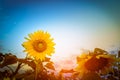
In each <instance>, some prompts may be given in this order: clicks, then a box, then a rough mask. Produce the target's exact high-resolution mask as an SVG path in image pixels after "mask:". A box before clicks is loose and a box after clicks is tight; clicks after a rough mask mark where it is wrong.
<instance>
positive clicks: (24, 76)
mask: <svg viewBox="0 0 120 80" xmlns="http://www.w3.org/2000/svg"><path fill="white" fill-rule="evenodd" d="M94 53H96V54H103V53H106V54H108V52H107V51H105V50H102V49H99V48H95V49H94ZM89 54H90V55H92V54H91V53H89ZM119 55H120V51H119V52H118V56H116V59H117V60H118V61H117V63H116V65H115V66H113V69H112V71H111V72H109V73H108V74H106V75H104V74H99V75H100V76H99V75H97V74H95V75H94V73H93V75H90V74H89V75H88V74H86V75H84V77H83V78H82V79H81V78H79V77H78V76H79V73H78V72H76V71H74V69H70V70H68V69H61V70H60V71H59V72H58V73H55V72H56V71H55V67H54V63H53V62H52V61H51V60H50V58H48V57H46V58H45V60H44V61H42V62H38V65H37V64H36V63H35V61H34V60H33V59H32V58H18V57H16V56H15V55H13V54H12V53H7V54H3V53H0V80H3V79H4V78H9V79H10V80H34V79H35V73H36V67H37V66H38V67H39V68H38V70H39V72H38V74H37V79H36V80H87V79H88V78H89V77H91V76H92V77H93V76H96V78H94V77H93V78H91V79H88V80H96V79H97V80H99V79H100V77H102V78H101V80H119V79H120V76H119V74H120V68H119V67H120V66H119V65H120V57H119ZM76 59H77V61H80V60H81V59H80V58H79V57H76ZM13 64H14V65H16V66H11V65H13ZM25 66H29V67H30V69H28V70H25V69H24V68H23V67H25ZM22 70H24V72H23V73H21V72H22ZM65 74H68V75H69V76H65Z"/></svg>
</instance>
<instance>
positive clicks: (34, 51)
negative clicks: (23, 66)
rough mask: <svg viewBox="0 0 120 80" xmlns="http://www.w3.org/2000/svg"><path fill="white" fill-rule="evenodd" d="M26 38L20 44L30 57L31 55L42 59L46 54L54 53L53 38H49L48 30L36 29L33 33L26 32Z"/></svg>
mask: <svg viewBox="0 0 120 80" xmlns="http://www.w3.org/2000/svg"><path fill="white" fill-rule="evenodd" d="M25 39H26V40H27V41H26V42H23V44H22V46H23V47H24V48H25V50H24V51H25V52H27V55H28V56H30V57H33V58H34V59H36V60H39V59H40V60H41V61H42V60H44V59H45V57H46V56H47V55H51V54H52V53H54V45H55V43H54V42H53V38H51V36H50V34H49V33H48V32H44V31H42V30H38V31H36V32H34V33H31V34H28V37H25Z"/></svg>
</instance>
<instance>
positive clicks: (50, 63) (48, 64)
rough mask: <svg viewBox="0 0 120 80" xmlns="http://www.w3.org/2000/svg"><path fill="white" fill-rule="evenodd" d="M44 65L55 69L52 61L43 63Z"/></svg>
mask: <svg viewBox="0 0 120 80" xmlns="http://www.w3.org/2000/svg"><path fill="white" fill-rule="evenodd" d="M45 67H47V68H48V69H52V70H55V68H54V66H53V62H49V63H47V64H46V65H45Z"/></svg>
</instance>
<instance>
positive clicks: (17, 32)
mask: <svg viewBox="0 0 120 80" xmlns="http://www.w3.org/2000/svg"><path fill="white" fill-rule="evenodd" d="M0 1H1V2H0V3H1V5H0V46H1V49H0V50H1V51H3V52H13V53H14V54H17V55H18V56H19V57H23V56H25V54H24V53H23V52H22V51H23V50H24V48H23V47H22V46H21V44H22V43H23V42H24V41H25V39H24V37H26V36H27V35H28V34H29V33H32V32H34V31H37V30H41V29H42V30H44V31H48V32H49V33H50V34H51V36H52V37H53V38H54V41H55V43H56V46H55V48H56V54H61V57H62V56H63V55H64V56H68V55H73V54H75V53H78V54H79V53H80V50H81V49H94V48H95V47H100V48H103V49H111V50H112V49H113V50H114V49H115V50H116V49H117V50H118V49H119V48H120V46H119V45H120V35H119V34H120V32H119V30H120V15H119V14H120V6H119V1H116V2H115V1H111V0H108V1H107V0H106V1H100V0H98V1H94V0H93V1H88V0H85V1H84V0H81V1H69V2H68V1H56V2H53V1H52V2H50V1H49V2H47V1H39V0H37V1H35V0H30V1H21V0H0ZM65 53H66V54H65ZM62 54H63V55H62ZM55 56H60V55H55Z"/></svg>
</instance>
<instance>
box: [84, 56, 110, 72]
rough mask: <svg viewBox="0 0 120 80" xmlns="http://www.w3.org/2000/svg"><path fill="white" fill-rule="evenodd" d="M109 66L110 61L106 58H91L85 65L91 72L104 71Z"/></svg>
mask: <svg viewBox="0 0 120 80" xmlns="http://www.w3.org/2000/svg"><path fill="white" fill-rule="evenodd" d="M107 64H108V60H107V59H106V58H102V57H101V58H99V59H97V58H95V57H93V58H91V59H89V60H88V61H87V62H86V63H85V67H86V68H87V69H88V70H90V71H99V70H101V69H103V68H104V67H105V66H106V65H107Z"/></svg>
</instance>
